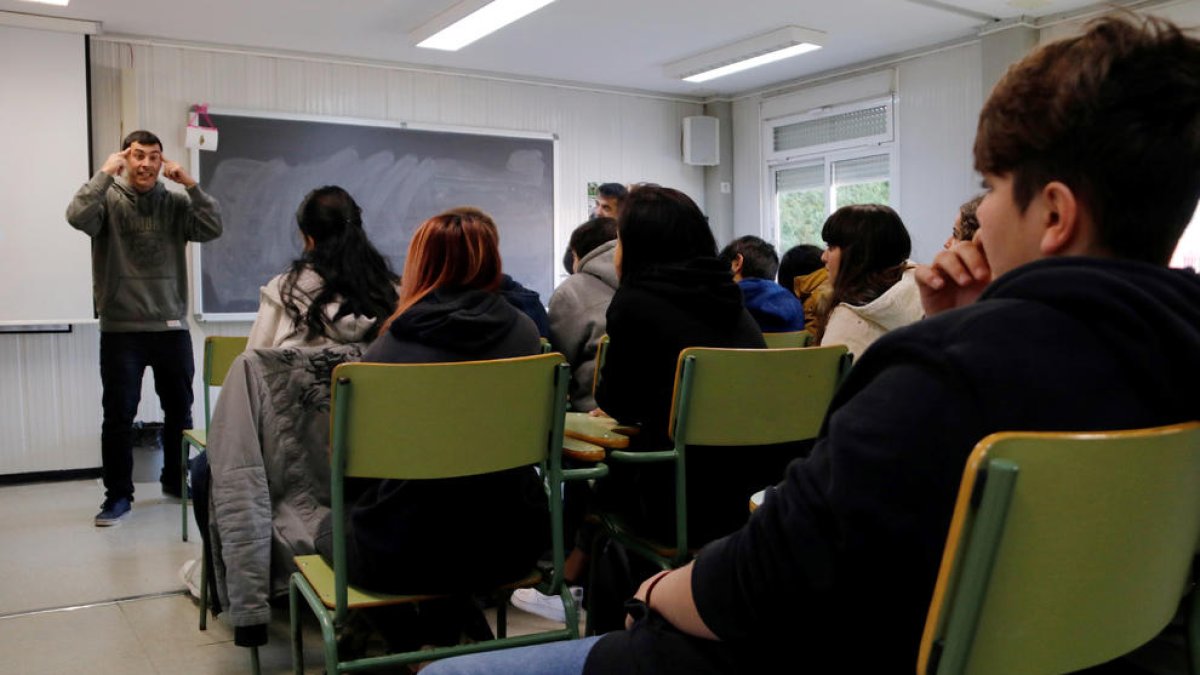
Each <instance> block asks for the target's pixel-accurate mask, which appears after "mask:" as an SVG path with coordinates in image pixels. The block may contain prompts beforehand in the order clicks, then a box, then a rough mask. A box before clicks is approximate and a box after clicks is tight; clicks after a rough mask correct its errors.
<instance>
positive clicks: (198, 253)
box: [190, 108, 565, 322]
mask: <svg viewBox="0 0 1200 675" xmlns="http://www.w3.org/2000/svg"><path fill="white" fill-rule="evenodd" d="M209 112H210V113H211V114H212V115H213V116H215V117H217V119H218V120H219V119H220V118H222V117H226V116H232V117H246V118H257V119H262V120H269V121H276V120H278V121H292V122H313V123H318V124H334V125H347V126H352V127H370V128H386V129H394V130H396V131H397V132H398V133H403V132H408V131H415V132H431V133H435V134H436V133H444V134H457V135H466V136H480V137H483V138H490V139H529V140H536V141H548V142H549V145H550V155H551V156H550V162H551V166H550V168H549V174H550V177H551V180H552V182H553V185H552V190H551V191H550V192H551V201H550V204H549V222H548V223H546V226H547V227H548V228H549V229H550V233H549V234H550V237H549V241H550V250H549V252H548V255H547V256H546V264H545V265H544V268H545V269H544V271H543V273H544V274H545V277H544V280H545V281H547V282H548V287H547V288H546V289H545V291H546V292H544V293H542V302H543V303H546V302H548V301H549V293H550V292H551V291H552V290H553V287H554V282H555V279H556V276H555V274H554V272H555V270H556V269H557V265H558V264H559V263H558V259H559V258H560V257H561V248H562V247H563V246H564V245H565V242H563V241H560V239H561V237H560V234H559V223H558V205H559V203H560V189H561V181H560V177H559V172H560V168H559V167H560V163H559V156H558V153H559V143H558V135H557V134H554V133H550V132H536V131H520V130H511V129H498V128H485V127H473V126H459V125H444V124H428V123H415V122H407V121H400V120H379V119H365V118H355V117H342V116H325V115H307V114H298V113H284V112H273V111H254V110H244V109H232V108H210V109H209ZM217 125H218V128H219V127H220V122H219V121H218V123H217ZM221 141H222V142H224V139H221ZM219 147H220V146H219ZM206 152H208V151H200V150H199V149H191V150H190V153H191V166H192V169H193V171H194V175H195V176H196V177H197V179H199V178H200V177H201V175H202V173H203V170H202V169H203V166H204V164H203V161H204V160H205V159H206V155H205V153H206ZM210 161H211V160H210ZM313 187H316V186H313ZM214 196H218V198H219V195H214ZM296 205H297V206H298V205H299V204H298V203H297V204H296ZM447 207H448V206H447ZM428 215H433V213H429V214H428ZM497 224H498V225H499V226H500V227H501V242H502V246H503V242H504V234H503V233H504V223H503V222H498V223H497ZM405 246H407V243H406V244H405ZM203 247H204V245H203V244H201V245H195V246H194V247H193V258H192V263H193V264H192V284H191V293H192V307H193V314H194V317H195V319H196V320H197V321H199V322H230V321H253V320H254V317H255V312H254V311H247V312H225V311H207V310H206V306H205V295H204V276H203V269H204V266H203V258H204V254H203ZM393 257H394V256H393ZM394 264H395V266H396V272H397V273H400V271H401V269H400V268H401V265H399V264H398V263H397V262H396V261H395V260H394ZM278 271H279V272H282V271H283V270H282V269H280V270H278ZM506 271H510V270H509V269H508V268H506ZM519 280H520V281H522V282H524V283H526V285H528V286H532V285H533V284H530V283H529V280H528V279H519ZM540 280H542V279H541V278H540V277H539V281H540ZM535 290H536V289H535Z"/></svg>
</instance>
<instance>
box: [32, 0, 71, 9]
mask: <svg viewBox="0 0 1200 675" xmlns="http://www.w3.org/2000/svg"><path fill="white" fill-rule="evenodd" d="M70 1H71V0H25V2H36V3H39V4H42V5H58V6H59V7H66V6H67V3H68V2H70Z"/></svg>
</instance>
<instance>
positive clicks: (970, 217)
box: [954, 193, 986, 241]
mask: <svg viewBox="0 0 1200 675" xmlns="http://www.w3.org/2000/svg"><path fill="white" fill-rule="evenodd" d="M984 196H986V193H982V194H977V195H975V196H974V197H971V198H970V199H968V200H967V201H966V202H964V203H963V205H962V206H960V207H958V227H956V228H954V238H955V239H957V240H958V241H971V240H972V239H974V238H975V233H976V232H977V231H979V217H978V216H976V215H975V212H976V211H978V210H979V205H980V204H982V203H983V198H984Z"/></svg>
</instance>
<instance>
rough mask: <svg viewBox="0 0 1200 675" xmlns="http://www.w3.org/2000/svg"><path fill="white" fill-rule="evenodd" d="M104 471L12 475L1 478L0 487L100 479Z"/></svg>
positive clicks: (44, 472)
mask: <svg viewBox="0 0 1200 675" xmlns="http://www.w3.org/2000/svg"><path fill="white" fill-rule="evenodd" d="M102 472H103V469H101V468H100V467H98V466H97V467H92V468H89V469H60V470H58V471H30V472H28V473H10V474H7V475H2V476H0V487H4V486H6V485H25V484H27V483H62V482H66V481H69V480H84V479H87V478H99V477H100V476H101V475H102Z"/></svg>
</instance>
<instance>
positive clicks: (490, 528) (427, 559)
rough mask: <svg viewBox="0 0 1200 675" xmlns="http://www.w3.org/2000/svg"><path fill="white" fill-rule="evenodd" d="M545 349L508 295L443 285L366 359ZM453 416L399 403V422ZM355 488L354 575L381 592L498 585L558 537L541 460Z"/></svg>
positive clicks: (469, 357) (361, 482) (459, 357)
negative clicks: (410, 413) (424, 413)
mask: <svg viewBox="0 0 1200 675" xmlns="http://www.w3.org/2000/svg"><path fill="white" fill-rule="evenodd" d="M540 349H541V345H540V342H539V339H538V332H537V328H536V327H535V326H534V325H533V322H532V321H531V320H530V319H529V317H527V316H525V315H524V314H522V313H521V312H519V311H518V310H516V309H515V308H514V307H513V306H512V305H510V304H509V303H508V302H506V301H505V300H504V298H503V297H501V296H500V295H499V294H498V293H487V292H484V291H478V290H468V291H463V290H454V289H440V290H437V291H434V292H433V293H431V294H430V295H428V296H426V297H425V298H424V299H422V300H421V301H420V302H418V303H417V304H416V305H413V306H412V307H411V308H410V309H409V310H408V311H406V312H404V314H402V315H400V316H399V317H398V318H397V319H396V320H395V321H394V322H392V325H391V326H389V327H388V331H387V332H386V333H384V334H383V335H381V336H379V338H378V339H376V340H375V342H374V343H372V344H371V346H370V348H368V350H367V351H366V353H365V354H364V355H363V360H364V361H370V362H378V363H437V362H448V361H475V360H483V359H499V358H510V357H516V356H529V355H531V354H537V353H538V352H539V351H540ZM452 423H455V421H454V420H413V419H409V418H406V417H405V415H404V411H403V410H397V411H396V424H452ZM431 452H436V449H435V448H431ZM352 496H353V497H354V501H353V506H351V507H349V509H348V511H349V514H348V525H349V528H348V531H347V546H346V550H347V555H348V558H349V570H350V581H351V583H354V584H359V585H362V586H363V587H365V588H369V589H372V590H378V591H384V592H390V593H409V592H439V591H462V590H468V589H464V588H463V584H467V585H470V586H472V587H473V589H486V588H491V587H494V586H495V585H497V584H500V583H503V582H506V581H511V580H512V579H514V578H517V577H519V576H521V575H522V574H525V573H527V572H528V571H529V570H531V569H533V565H534V563H535V562H536V561H537V558H538V556H539V555H540V554H541V552H542V551H543V550H545V548H546V547H547V546H548V545H549V534H550V530H549V527H548V523H549V516H548V511H547V505H546V493H545V491H544V490H543V489H542V483H541V481H540V479H539V478H538V476H537V474H536V472H535V471H534V470H533V468H532V467H527V468H524V469H517V470H513V471H506V472H501V473H495V474H485V475H481V476H473V477H469V478H454V479H443V480H408V481H395V480H384V481H380V480H368V479H351V480H350V481H348V484H347V498H346V499H347V502H348V503H349V502H350V501H351V499H352ZM322 554H323V555H324V554H326V552H325V551H322Z"/></svg>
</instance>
